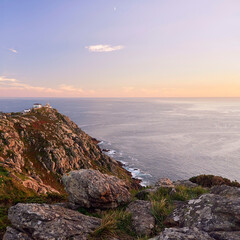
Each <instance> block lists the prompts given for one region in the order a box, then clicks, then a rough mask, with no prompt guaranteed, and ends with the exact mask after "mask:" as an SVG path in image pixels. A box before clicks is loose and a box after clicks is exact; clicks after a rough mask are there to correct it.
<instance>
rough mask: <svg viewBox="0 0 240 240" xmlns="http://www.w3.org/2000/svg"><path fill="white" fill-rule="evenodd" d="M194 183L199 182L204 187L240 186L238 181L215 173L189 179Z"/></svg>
mask: <svg viewBox="0 0 240 240" xmlns="http://www.w3.org/2000/svg"><path fill="white" fill-rule="evenodd" d="M189 180H190V181H191V182H193V183H197V184H199V185H201V186H203V187H209V188H210V187H212V186H215V185H228V186H231V187H240V184H239V183H238V182H237V181H231V180H229V179H227V178H223V177H220V176H214V175H199V176H195V177H192V178H190V179H189Z"/></svg>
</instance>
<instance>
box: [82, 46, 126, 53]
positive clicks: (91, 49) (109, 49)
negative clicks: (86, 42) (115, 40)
mask: <svg viewBox="0 0 240 240" xmlns="http://www.w3.org/2000/svg"><path fill="white" fill-rule="evenodd" d="M86 48H87V49H88V51H89V52H113V51H118V50H121V49H123V48H124V46H122V45H117V46H111V45H101V44H100V45H91V46H87V47H86Z"/></svg>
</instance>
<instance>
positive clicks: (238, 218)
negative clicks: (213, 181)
mask: <svg viewBox="0 0 240 240" xmlns="http://www.w3.org/2000/svg"><path fill="white" fill-rule="evenodd" d="M212 192H216V193H218V194H204V195H202V196H200V197H199V198H197V199H192V200H190V201H188V203H186V204H185V205H183V206H180V207H177V208H176V209H175V210H174V211H173V213H172V214H171V215H170V216H169V217H168V219H167V220H166V224H168V225H170V226H179V227H189V228H197V229H199V230H201V231H205V232H208V233H209V235H211V236H214V235H216V236H217V235H219V236H220V235H222V236H224V235H226V236H228V235H229V236H230V235H232V236H233V237H234V235H235V234H234V233H232V232H237V231H240V198H239V197H238V189H237V188H232V189H231V188H230V187H227V189H226V188H224V187H222V186H219V189H216V188H214V189H213V190H212ZM219 232H220V233H219ZM233 237H232V238H229V239H234V240H239V239H240V237H237V238H233ZM217 239H222V240H224V239H226V238H223V237H222V238H220V237H219V238H217Z"/></svg>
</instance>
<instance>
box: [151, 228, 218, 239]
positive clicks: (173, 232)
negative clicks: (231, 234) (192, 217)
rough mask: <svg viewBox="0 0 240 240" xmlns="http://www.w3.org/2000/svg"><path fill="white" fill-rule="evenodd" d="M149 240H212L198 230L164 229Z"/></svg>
mask: <svg viewBox="0 0 240 240" xmlns="http://www.w3.org/2000/svg"><path fill="white" fill-rule="evenodd" d="M149 240H214V239H213V238H211V237H210V236H209V235H208V234H207V233H205V232H203V231H199V230H198V229H189V228H166V229H165V230H164V231H163V232H162V233H161V234H160V235H159V236H157V237H154V238H151V239H149Z"/></svg>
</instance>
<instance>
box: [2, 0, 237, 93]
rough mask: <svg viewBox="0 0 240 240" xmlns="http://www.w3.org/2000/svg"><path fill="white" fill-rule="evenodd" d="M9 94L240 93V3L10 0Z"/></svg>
mask: <svg viewBox="0 0 240 240" xmlns="http://www.w3.org/2000/svg"><path fill="white" fill-rule="evenodd" d="M0 97H240V1H239V0H210V1H209V0H194V1H193V0H130V1H129V0H111V1H110V0H101V1H100V0H88V1H83V0H51V1H49V0H41V1H38V0H21V1H20V0H0Z"/></svg>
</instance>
